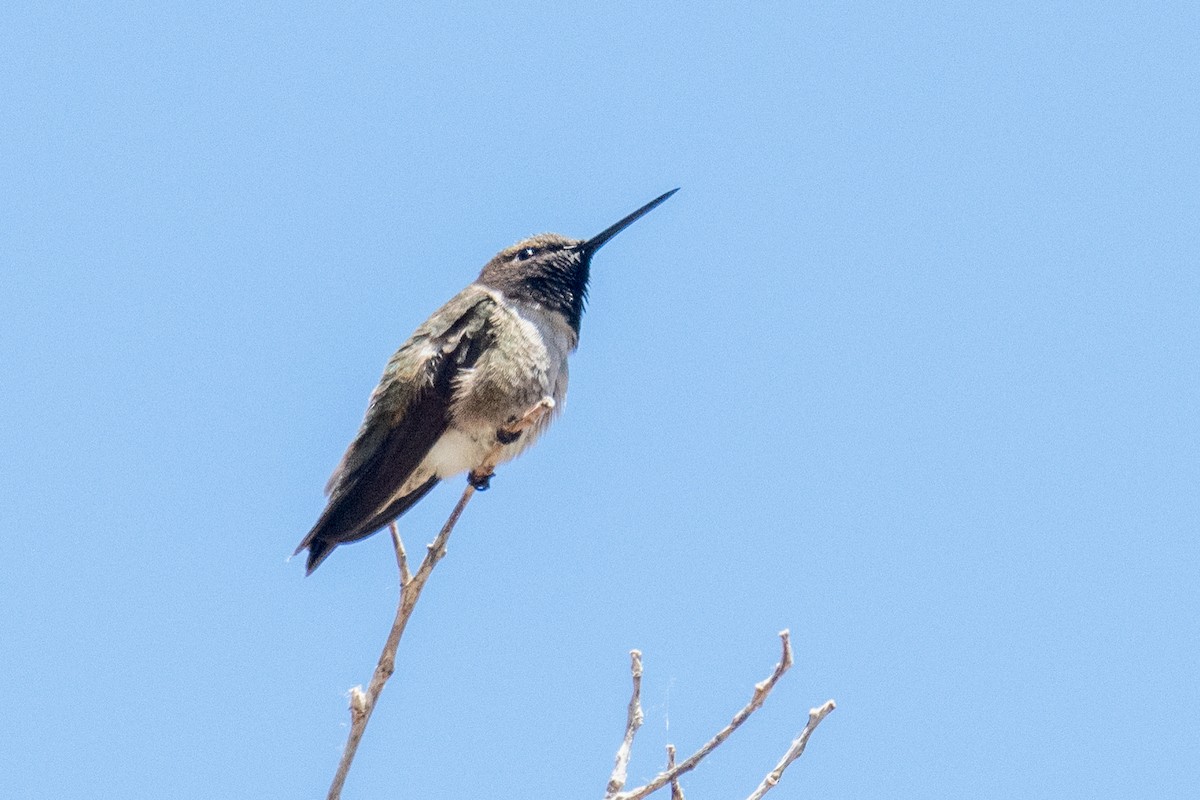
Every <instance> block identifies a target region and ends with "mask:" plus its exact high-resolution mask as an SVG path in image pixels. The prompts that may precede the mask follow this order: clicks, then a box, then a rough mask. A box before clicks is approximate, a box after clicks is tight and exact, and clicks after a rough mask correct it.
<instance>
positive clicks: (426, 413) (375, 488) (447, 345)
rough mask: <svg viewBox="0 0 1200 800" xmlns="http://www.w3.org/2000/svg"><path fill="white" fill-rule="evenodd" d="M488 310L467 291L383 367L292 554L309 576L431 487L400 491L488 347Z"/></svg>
mask: <svg viewBox="0 0 1200 800" xmlns="http://www.w3.org/2000/svg"><path fill="white" fill-rule="evenodd" d="M495 309H496V300H495V298H494V297H493V296H492V294H491V293H489V292H487V290H485V289H483V288H482V287H479V286H475V285H472V286H470V287H467V289H465V290H463V291H462V292H461V293H460V294H459V295H458V296H456V297H455V298H454V299H453V300H451V301H450V302H449V303H447V304H446V305H445V306H443V307H442V308H441V309H440V310H438V311H437V312H436V313H435V314H434V315H433V316H432V317H430V318H429V320H427V321H426V322H425V323H424V324H423V325H421V327H419V328H417V330H416V332H414V333H413V335H412V337H411V338H410V339H409V340H408V341H407V342H405V343H404V345H403V346H402V347H401V348H400V349H399V350H397V351H396V354H395V355H393V356H392V358H391V359H390V360H389V361H388V364H387V367H386V368H385V369H384V371H383V378H382V379H381V380H380V381H379V385H378V386H376V387H375V391H374V392H372V394H371V401H370V404H369V405H368V407H367V414H366V417H365V418H364V419H363V424H362V427H361V428H359V431H358V435H357V436H356V437H355V438H354V441H353V442H352V443H351V444H350V447H349V448H348V449H347V450H346V454H345V455H344V456H342V460H341V463H340V464H338V466H337V469H335V470H334V472H333V475H332V476H331V477H330V479H329V483H328V485H327V486H326V487H325V491H326V494H328V495H329V503H328V505H327V506H326V507H325V511H324V513H322V514H321V518H320V519H318V520H317V524H316V525H314V526H313V528H312V530H311V531H309V533H308V536H306V537H305V538H304V541H303V542H301V543H300V546H299V547H298V548H296V552H297V553H299V552H300V551H301V550H303V549H304V548H306V547H307V548H308V551H309V552H308V572H309V573H311V572H312V571H313V570H314V569H316V567H317V565H318V564H320V563H321V561H323V560H324V559H325V558H326V557H327V556H328V555H329V553H330V551H332V550H333V548H334V547H336V546H337V545H338V544H341V543H343V542H352V541H355V540H356V539H362V538H364V537H366V536H369V535H371V534H372V533H374V532H375V531H377V530H379V529H380V528H381V527H383V526H384V525H386V524H387V523H389V522H391V521H392V520H393V519H395V518H396V517H398V516H400V514H402V513H404V512H405V511H407V510H408V509H409V507H411V506H412V505H413V504H414V503H416V502H417V501H418V500H420V499H421V498H422V497H424V496H425V494H426V493H427V492H428V491H429V490H430V489H432V488H433V487H434V486H435V485H436V484H437V482H438V478H437V476H436V475H433V476H430V477H429V478H427V479H426V480H424V481H423V482H422V483H420V484H419V485H417V486H413V487H409V488H407V489H405V484H406V483H408V482H409V479H410V478H411V477H412V476H413V472H414V471H415V470H416V469H417V467H418V466H419V465H420V463H421V462H422V461H423V460H424V459H425V456H426V455H427V454H428V453H429V450H430V449H431V448H432V447H433V445H434V443H435V442H437V440H438V439H439V438H440V437H441V435H442V434H443V433H445V431H446V428H447V427H448V425H449V423H450V408H451V402H452V399H453V394H454V388H455V378H457V377H458V375H459V373H461V372H462V371H463V370H466V369H470V368H471V367H472V366H473V365H474V364H475V361H476V360H477V359H478V358H479V355H480V353H482V352H483V350H484V349H485V348H486V347H487V345H488V343H489V341H490V339H491V335H492V330H491V329H492V321H491V320H492V314H493V312H494V311H495ZM401 490H404V491H405V493H404V494H402V495H401V494H400V492H401Z"/></svg>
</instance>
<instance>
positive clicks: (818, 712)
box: [746, 700, 837, 800]
mask: <svg viewBox="0 0 1200 800" xmlns="http://www.w3.org/2000/svg"><path fill="white" fill-rule="evenodd" d="M835 708H837V704H836V703H834V702H833V701H832V700H826V701H825V705H823V706H821V707H820V708H810V709H809V710H808V724H807V725H805V726H804V730H803V731H801V732H800V735H799V736H797V737H796V739H795V741H793V742H792V746H791V747H789V748H788V750H787V752H786V753H784V754H783V758H781V759H779V763H778V764H776V765H775V769H773V770H771V771H770V772H769V773H767V777H765V778H763V781H762V783H760V784H759V785H758V788H757V789H755V790H754V792H753V794H751V795H750V796H749V797H747V798H746V800H762V796H763V795H764V794H766V793H767V792H769V791H771V790H772V789H774V788H775V784H777V783H779V779H780V778H782V777H783V771H784V770H785V769H787V768H788V766H790V765H791V763H792V762H793V761H795V760H796V759H797V758H799V757H800V756H801V755H803V754H804V748H805V747H806V746H807V745H808V737H809V736H811V735H812V732H813V731H815V730H816V729H817V726H818V725H820V724H821V720H823V719H825V717H827V716H829V712H830V711H833V710H834V709H835Z"/></svg>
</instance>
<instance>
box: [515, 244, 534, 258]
mask: <svg viewBox="0 0 1200 800" xmlns="http://www.w3.org/2000/svg"><path fill="white" fill-rule="evenodd" d="M536 252H537V251H536V250H534V249H533V248H532V247H526V248H525V249H524V250H519V251H517V261H528V260H529V259H531V258H533V254H534V253H536Z"/></svg>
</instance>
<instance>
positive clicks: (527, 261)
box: [479, 189, 679, 335]
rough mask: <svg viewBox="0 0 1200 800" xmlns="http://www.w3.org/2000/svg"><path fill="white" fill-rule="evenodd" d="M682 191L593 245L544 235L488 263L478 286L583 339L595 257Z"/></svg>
mask: <svg viewBox="0 0 1200 800" xmlns="http://www.w3.org/2000/svg"><path fill="white" fill-rule="evenodd" d="M678 191H679V190H678V189H672V190H671V191H669V192H667V193H666V194H664V195H662V196H660V197H657V198H655V199H654V200H651V201H650V202H649V203H647V204H646V205H644V206H642V207H641V208H639V209H638V210H637V211H634V212H633V213H632V214H630V215H629V216H627V217H625V218H624V219H622V220H621V221H620V222H618V223H616V224H615V225H610V226H609V227H607V228H605V229H604V230H603V231H601V232H600V233H598V234H596V235H595V236H593V237H592V238H590V239H569V238H567V237H566V236H560V235H558V234H557V233H539V234H538V235H537V236H531V237H530V238H528V239H522V240H521V241H519V242H517V243H516V244H514V245H513V246H512V247H507V248H505V249H504V250H501V251H500V252H499V253H497V254H496V255H495V256H494V257H493V258H492V260H491V261H489V262H488V263H487V266H485V267H484V268H483V272H481V273H479V283H481V284H482V285H484V286H487V287H488V288H489V289H496V290H498V291H501V292H503V293H504V294H506V295H508V296H509V297H511V298H513V299H514V300H527V301H532V302H535V303H538V304H540V305H542V306H544V307H545V308H548V309H550V310H552V311H557V312H559V313H561V314H562V315H563V316H564V317H566V319H567V322H568V324H570V326H571V328H572V329H573V330H574V331H575V333H576V335H578V333H579V322H580V319H581V318H582V317H583V306H584V303H585V302H586V300H587V284H588V272H589V270H590V269H591V265H592V256H593V255H595V253H596V251H597V250H599V249H600V248H601V247H603V246H604V244H605V243H606V242H608V240H610V239H612V238H613V237H614V236H616V235H617V234H618V233H620V232H621V231H623V230H625V229H626V228H627V227H629V226H630V225H632V224H633V223H634V222H635V221H636V220H638V219H639V218H640V217H642V216H643V215H644V214H646V213H648V212H649V211H651V210H652V209H654V208H655V207H656V206H658V205H659V204H660V203H662V202H663V201H664V200H666V199H667V198H668V197H670V196H671V195H673V194H675V192H678Z"/></svg>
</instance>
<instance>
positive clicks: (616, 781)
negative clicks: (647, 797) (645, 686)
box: [604, 650, 645, 800]
mask: <svg viewBox="0 0 1200 800" xmlns="http://www.w3.org/2000/svg"><path fill="white" fill-rule="evenodd" d="M629 662H630V663H629V671H630V672H631V673H633V695H632V696H631V697H630V698H629V713H628V715H627V716H626V720H625V738H624V740H623V741H622V742H621V746H620V747H619V748H617V763H616V764H614V765H613V771H612V777H610V778H609V779H608V791H607V792H605V794H604V797H605V800H609V798H612V797H614V796H616V794H617V792H619V791H621V789H623V788H625V777H626V775H627V774H628V770H629V757H630V756H631V755H632V754H633V737H634V736H636V735H637V732H638V728H640V727H642V721H643V720H644V719H645V717H644V716H643V714H642V653H641V651H640V650H630V651H629Z"/></svg>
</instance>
